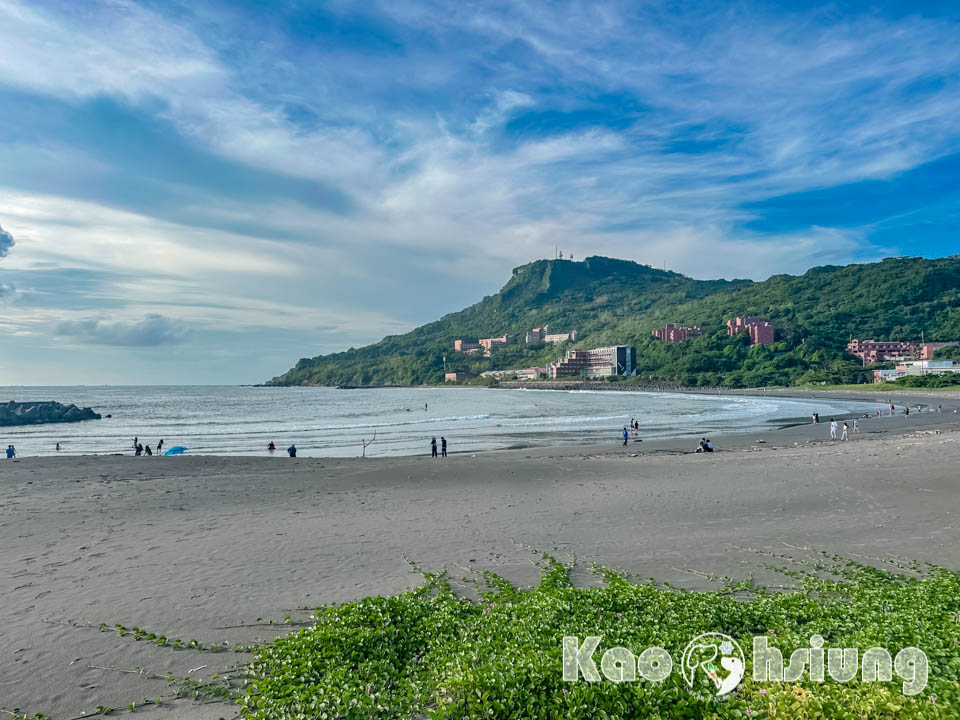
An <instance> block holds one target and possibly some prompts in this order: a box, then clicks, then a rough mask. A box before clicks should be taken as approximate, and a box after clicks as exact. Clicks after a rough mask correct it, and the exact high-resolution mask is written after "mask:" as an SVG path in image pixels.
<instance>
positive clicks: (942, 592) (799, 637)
mask: <svg viewBox="0 0 960 720" xmlns="http://www.w3.org/2000/svg"><path fill="white" fill-rule="evenodd" d="M596 571H597V572H598V573H599V574H600V575H601V576H602V578H603V580H604V581H605V582H604V584H603V585H602V586H600V587H590V588H581V587H576V586H574V585H573V584H572V582H571V580H570V567H569V566H565V565H563V564H561V563H559V562H557V561H556V560H554V559H553V558H550V557H547V556H544V558H543V563H542V573H541V580H540V582H539V584H538V585H537V586H536V587H533V588H517V587H514V586H513V585H512V584H510V583H509V582H508V581H506V580H505V579H503V578H501V577H498V576H496V575H494V574H492V573H482V574H480V575H479V576H478V577H476V578H475V580H476V582H475V585H476V589H477V590H478V594H477V595H476V596H475V597H474V598H473V599H470V598H467V597H465V596H464V593H462V592H459V593H458V592H455V591H454V587H452V581H451V579H450V578H449V577H448V576H447V575H446V574H445V573H439V574H432V573H425V578H426V582H425V583H424V584H423V586H422V587H419V588H418V589H416V590H411V591H409V592H406V593H403V594H401V595H397V596H393V597H370V598H366V599H363V600H360V601H357V602H351V603H346V604H342V605H332V606H328V607H324V608H320V609H318V611H317V614H316V620H315V622H314V624H312V625H311V626H308V627H304V628H302V629H300V630H298V631H296V632H293V633H291V634H289V635H286V636H282V637H279V638H277V639H276V640H274V641H273V642H271V643H269V644H266V645H263V646H260V647H256V648H254V649H253V651H252V652H253V659H252V661H251V662H250V663H249V664H246V665H245V666H244V667H243V668H242V669H241V671H240V672H241V674H242V675H243V676H244V677H245V679H246V680H247V681H248V682H247V684H246V686H245V689H243V690H242V693H241V695H240V696H239V697H238V698H237V702H238V703H239V704H240V706H241V710H242V714H243V715H245V716H247V717H250V718H255V719H256V720H281V719H283V720H286V719H290V720H293V719H295V718H296V719H301V718H357V719H360V718H371V717H378V718H411V717H426V718H435V719H437V720H440V719H441V718H608V719H613V718H640V717H642V718H664V719H666V718H789V719H790V720H813V719H815V718H831V719H833V720H847V719H850V720H852V719H853V718H857V719H858V720H862V719H864V718H894V717H896V718H924V719H930V718H934V719H937V718H943V719H946V718H956V717H958V715H960V684H958V679H960V625H958V622H957V620H958V613H960V574H958V573H954V572H950V571H946V570H943V569H939V568H933V569H932V570H931V571H930V572H928V573H926V574H925V575H923V576H912V577H907V576H905V575H904V574H903V573H902V572H892V571H886V570H879V569H875V568H872V567H867V566H863V565H859V564H856V563H850V562H844V561H841V560H840V559H839V558H825V560H824V562H823V563H821V564H820V565H818V566H816V567H811V568H807V569H802V570H795V571H789V572H788V573H787V574H788V576H789V577H790V578H791V579H792V580H793V581H795V582H796V583H797V584H798V586H797V588H796V589H794V590H792V591H788V592H770V591H767V590H765V589H764V588H762V587H759V586H757V585H755V584H754V583H752V582H749V581H748V582H739V583H730V584H727V585H726V586H725V587H723V588H722V589H720V590H717V591H714V592H687V591H678V590H675V589H673V588H671V587H669V586H662V585H657V584H653V583H637V582H634V581H632V579H630V578H628V577H627V576H626V575H625V574H623V573H618V572H614V571H612V570H609V569H605V568H597V570H596ZM824 575H827V576H828V577H827V578H826V579H825V578H824ZM465 579H468V580H469V579H470V578H465ZM454 584H460V583H459V582H455V583H454ZM705 632H721V633H724V634H727V635H730V636H732V637H734V638H736V639H737V640H738V641H739V642H740V644H741V645H742V646H743V647H744V648H745V649H746V648H750V647H751V643H752V638H753V637H754V636H755V635H766V636H767V637H768V638H770V643H771V645H774V646H777V647H779V648H781V649H782V650H783V652H784V656H785V659H787V658H789V653H790V652H791V651H792V650H793V649H795V648H802V647H809V642H810V637H811V635H814V634H819V635H821V636H823V638H824V639H825V645H826V647H851V648H854V647H855V648H860V649H861V650H865V649H867V648H870V647H874V646H879V647H885V648H888V649H889V650H890V651H891V653H892V654H896V652H897V651H898V650H899V649H901V648H904V647H908V646H914V647H919V648H921V649H923V650H924V652H925V653H926V655H927V657H928V660H929V680H928V685H927V687H926V689H925V690H924V691H923V692H922V693H921V694H919V695H917V696H914V697H906V696H904V695H903V693H902V689H901V685H900V682H901V680H900V679H899V678H897V677H896V676H894V682H867V683H864V682H860V680H859V675H858V677H857V678H855V679H854V680H852V681H849V682H846V683H838V682H834V681H831V680H830V679H829V677H828V679H827V681H826V682H823V683H815V682H812V681H809V680H801V681H799V682H793V683H787V682H779V683H778V682H769V683H755V682H754V681H753V680H752V666H751V665H750V659H749V658H750V654H751V653H750V652H749V651H748V652H747V668H746V670H747V671H746V674H745V677H744V680H743V682H742V683H741V685H740V686H739V687H738V688H737V690H736V691H734V693H733V694H731V695H728V696H725V699H724V700H718V699H716V698H704V697H698V696H697V695H695V694H692V693H691V692H690V691H689V690H688V688H687V686H686V684H685V683H684V680H683V678H682V676H681V674H680V670H679V660H680V657H681V653H682V651H683V648H684V647H685V645H686V644H687V642H689V641H690V640H691V639H693V638H694V637H696V636H697V635H699V634H701V633H705ZM565 635H576V636H578V637H579V638H581V639H582V638H584V637H585V636H587V635H601V636H602V637H603V641H602V644H601V646H600V649H599V650H598V652H597V653H596V654H595V658H596V661H597V663H598V665H599V659H600V656H601V654H602V652H603V650H604V649H605V648H609V647H614V646H623V647H626V648H630V649H635V650H636V653H637V654H639V652H640V651H641V650H642V649H644V648H647V647H652V646H659V647H663V648H666V649H667V650H668V651H669V652H670V653H671V654H672V655H673V657H674V658H675V661H674V662H675V666H674V671H673V673H672V674H671V675H670V676H669V677H668V678H667V679H666V680H664V681H662V682H659V683H651V682H646V681H638V682H634V683H613V682H609V681H606V680H604V681H601V682H599V683H588V682H585V681H583V680H581V681H579V682H576V683H570V682H564V681H563V679H562V676H561V657H562V650H561V639H562V637H563V636H565ZM804 678H808V675H804Z"/></svg>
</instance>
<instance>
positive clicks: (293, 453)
mask: <svg viewBox="0 0 960 720" xmlns="http://www.w3.org/2000/svg"><path fill="white" fill-rule="evenodd" d="M287 455H289V456H290V457H296V456H297V446H296V445H294V444H292V443H291V445H290V447H288V448H287Z"/></svg>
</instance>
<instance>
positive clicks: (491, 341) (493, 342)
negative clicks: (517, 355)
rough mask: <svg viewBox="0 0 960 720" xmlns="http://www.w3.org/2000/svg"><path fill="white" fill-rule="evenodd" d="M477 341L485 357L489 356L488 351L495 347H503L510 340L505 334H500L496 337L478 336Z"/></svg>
mask: <svg viewBox="0 0 960 720" xmlns="http://www.w3.org/2000/svg"><path fill="white" fill-rule="evenodd" d="M477 342H479V343H480V347H482V348H483V354H484V355H485V356H487V357H489V356H490V351H491V350H493V349H494V348H495V347H503V346H505V345H509V344H510V340H509V339H508V338H507V336H506V335H501V336H500V337H496V338H480V340H478V341H477Z"/></svg>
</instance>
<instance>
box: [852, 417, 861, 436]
mask: <svg viewBox="0 0 960 720" xmlns="http://www.w3.org/2000/svg"><path fill="white" fill-rule="evenodd" d="M853 431H854V432H855V433H858V432H860V423H858V422H857V419H856V418H854V419H853Z"/></svg>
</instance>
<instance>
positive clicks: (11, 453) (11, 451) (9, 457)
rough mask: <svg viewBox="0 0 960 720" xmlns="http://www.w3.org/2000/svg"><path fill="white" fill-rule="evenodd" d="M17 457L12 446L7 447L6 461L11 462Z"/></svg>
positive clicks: (15, 450)
mask: <svg viewBox="0 0 960 720" xmlns="http://www.w3.org/2000/svg"><path fill="white" fill-rule="evenodd" d="M16 456H17V449H16V448H15V447H14V446H13V445H7V460H13V458H15V457H16Z"/></svg>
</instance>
